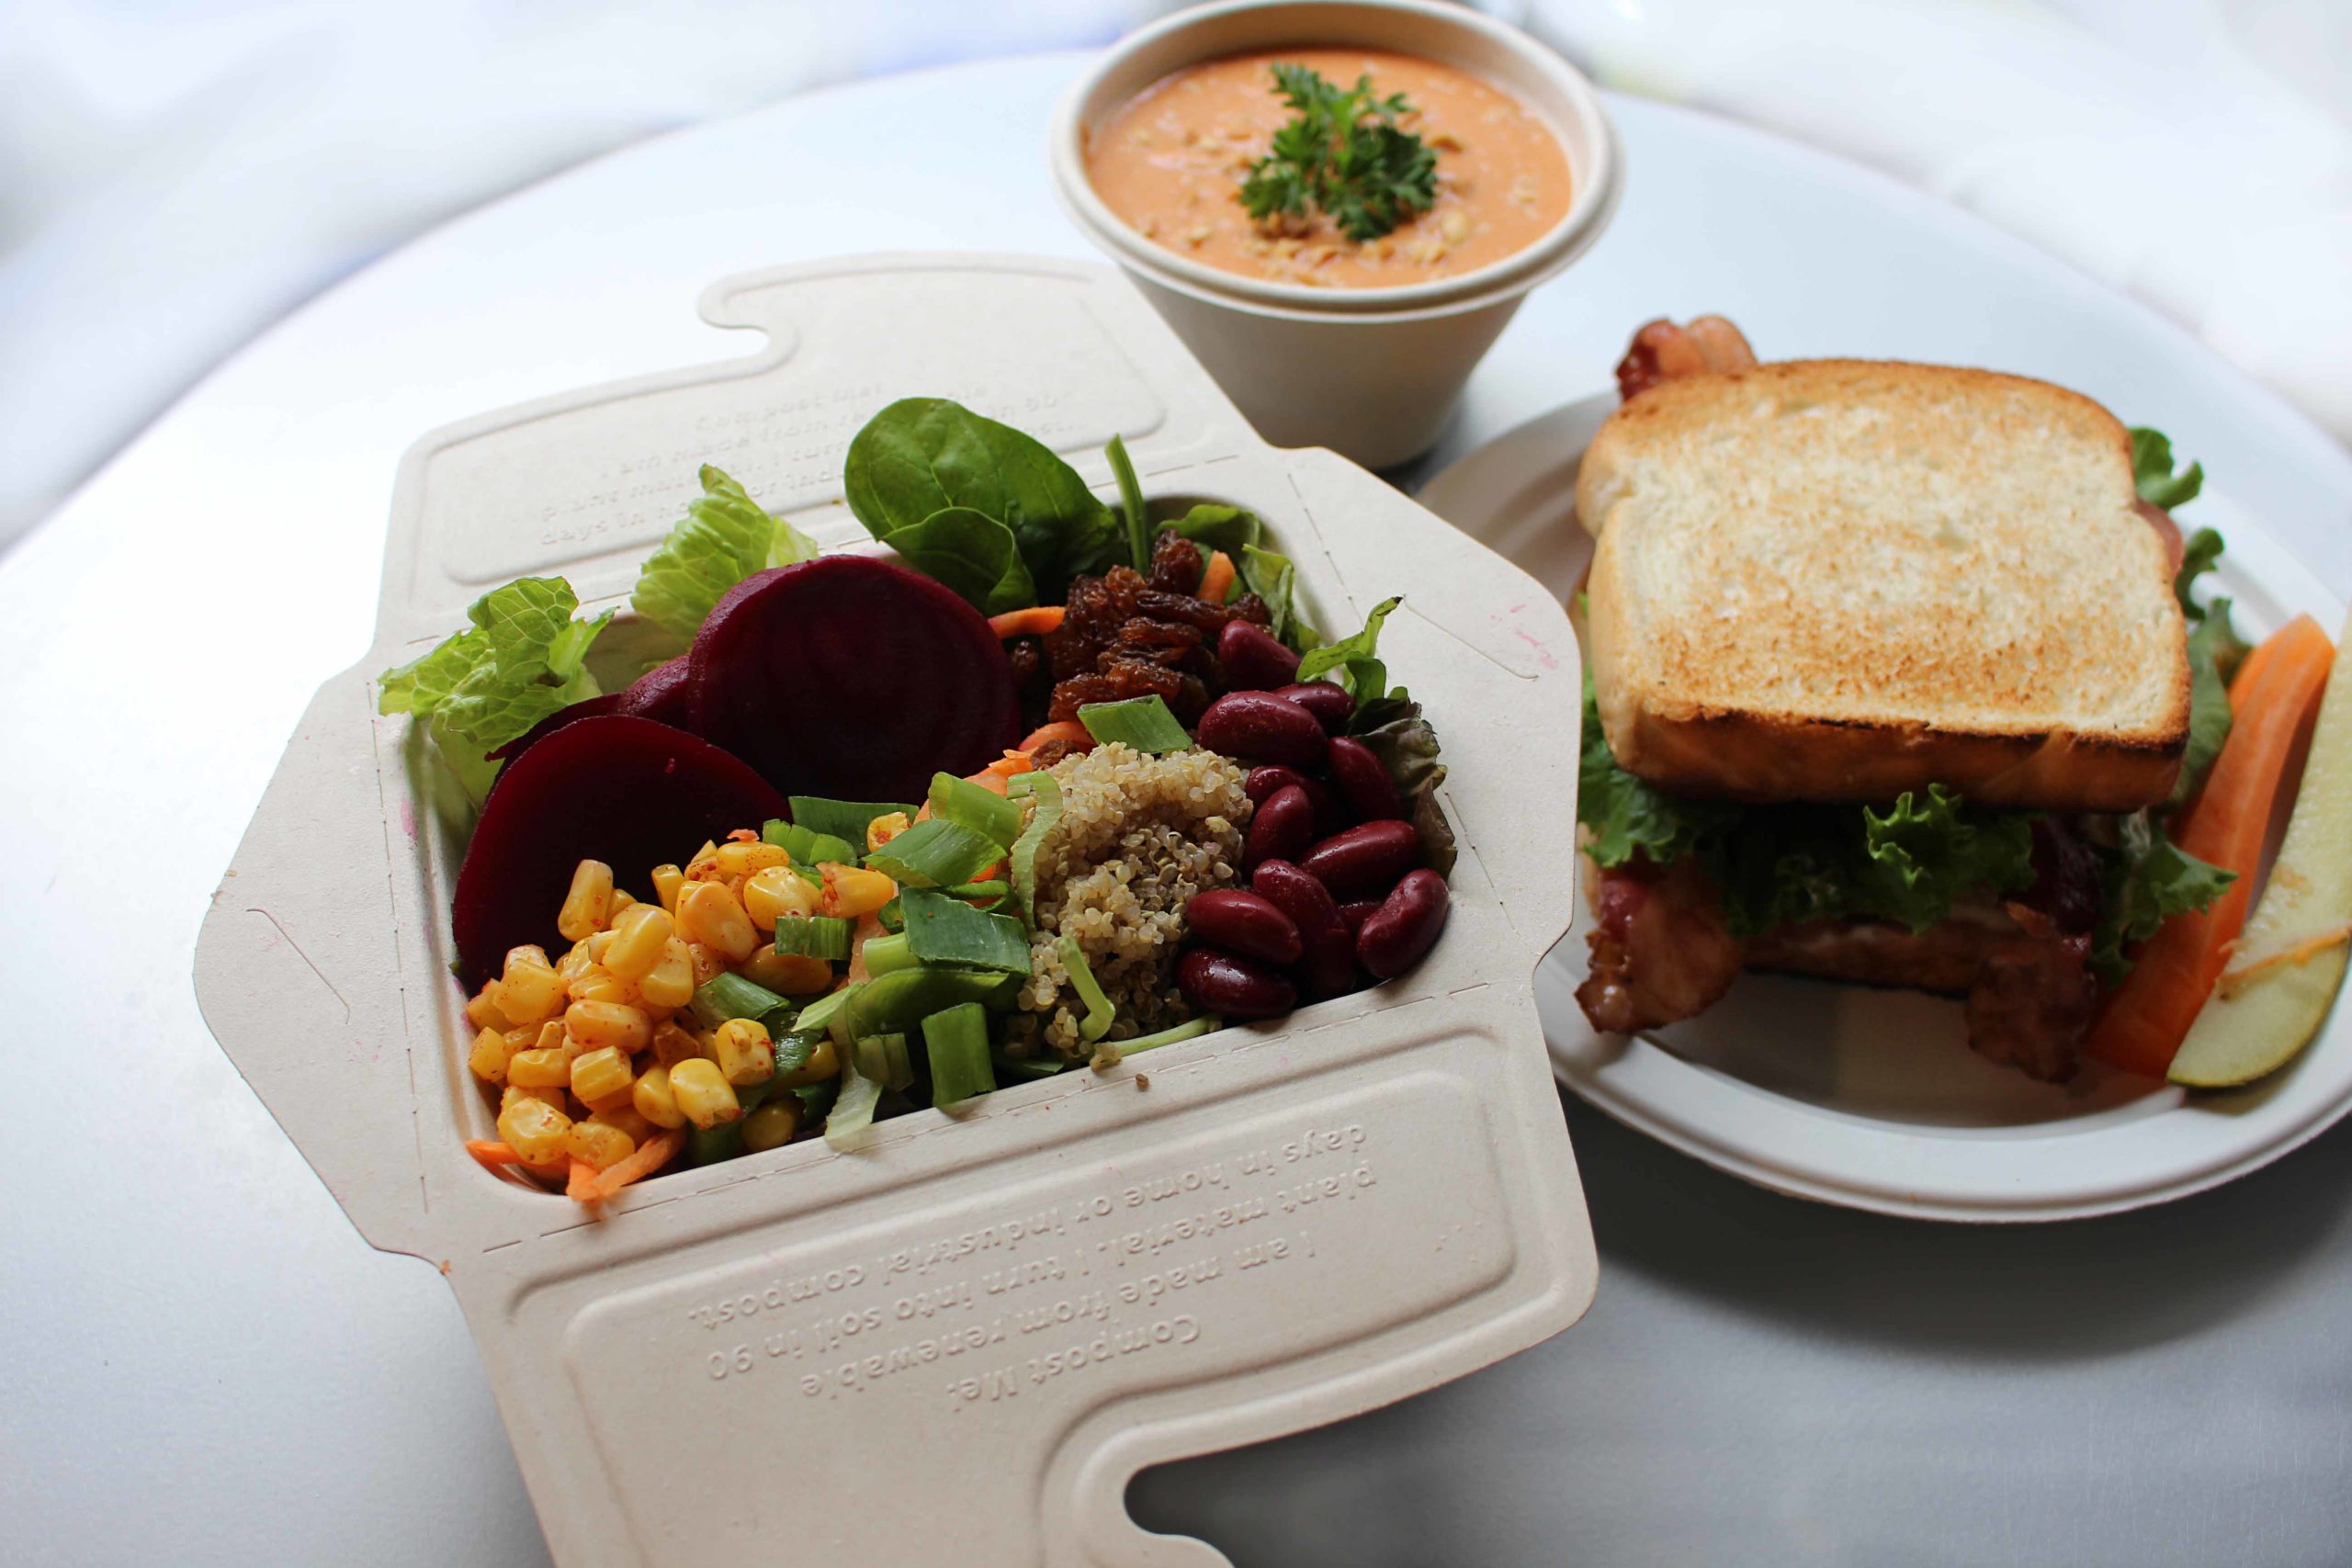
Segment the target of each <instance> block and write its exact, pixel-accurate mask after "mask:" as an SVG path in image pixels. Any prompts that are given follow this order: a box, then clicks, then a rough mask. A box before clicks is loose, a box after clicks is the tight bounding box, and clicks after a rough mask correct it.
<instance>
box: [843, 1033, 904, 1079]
mask: <svg viewBox="0 0 2352 1568" xmlns="http://www.w3.org/2000/svg"><path fill="white" fill-rule="evenodd" d="M857 1071H858V1076H859V1077H869V1078H876V1079H878V1080H880V1082H881V1085H882V1087H883V1088H884V1089H912V1088H913V1087H914V1081H915V1066H914V1058H913V1057H912V1056H910V1055H908V1054H907V1037H906V1036H905V1035H904V1034H902V1033H895V1032H894V1033H890V1034H869V1035H867V1036H865V1038H864V1039H862V1040H860V1041H859V1042H858V1043H857Z"/></svg>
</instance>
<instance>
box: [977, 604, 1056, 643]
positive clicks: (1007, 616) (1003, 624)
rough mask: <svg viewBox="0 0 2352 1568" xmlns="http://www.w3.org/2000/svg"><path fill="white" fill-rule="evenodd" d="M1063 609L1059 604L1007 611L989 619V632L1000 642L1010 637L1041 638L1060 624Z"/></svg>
mask: <svg viewBox="0 0 2352 1568" xmlns="http://www.w3.org/2000/svg"><path fill="white" fill-rule="evenodd" d="M1062 613H1063V607H1062V606H1061V605H1059V604H1033V605H1031V606H1030V607H1029V608H1028V609H1026V610H1007V611H1006V612H1005V613H1004V614H1003V615H990V616H989V630H990V631H992V632H994V633H996V635H997V637H998V639H999V640H1000V641H1001V640H1002V639H1004V638H1006V637H1043V636H1045V635H1046V633H1047V632H1049V631H1052V630H1053V629H1054V628H1055V627H1056V626H1060V625H1061V624H1062Z"/></svg>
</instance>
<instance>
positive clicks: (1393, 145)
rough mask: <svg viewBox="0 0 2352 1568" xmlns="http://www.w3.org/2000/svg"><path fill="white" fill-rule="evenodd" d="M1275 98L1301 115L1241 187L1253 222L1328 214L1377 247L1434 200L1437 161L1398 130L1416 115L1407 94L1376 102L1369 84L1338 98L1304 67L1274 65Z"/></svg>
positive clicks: (1277, 135)
mask: <svg viewBox="0 0 2352 1568" xmlns="http://www.w3.org/2000/svg"><path fill="white" fill-rule="evenodd" d="M1273 69H1274V90H1275V91H1276V92H1278V93H1280V94H1281V95H1282V96H1283V98H1284V99H1285V100H1287V101H1288V103H1289V104H1290V107H1293V108H1294V109H1296V110H1297V111H1298V116H1297V118H1295V119H1293V120H1292V121H1291V122H1290V123H1289V124H1287V125H1285V126H1283V128H1282V129H1281V130H1277V131H1275V132H1274V140H1273V145H1272V150H1271V151H1269V152H1267V154H1266V155H1265V156H1264V157H1262V158H1261V159H1259V160H1258V161H1257V163H1255V164H1252V165H1250V174H1249V176H1248V177H1247V178H1246V179H1244V180H1243V181H1242V182H1241V205H1242V206H1243V207H1245V208H1247V209H1249V211H1250V217H1252V218H1257V219H1265V218H1271V217H1272V216H1273V215H1274V214H1276V213H1281V214H1283V216H1285V217H1289V218H1305V217H1306V209H1307V208H1308V206H1309V205H1312V206H1314V207H1317V208H1319V209H1322V210H1323V211H1324V212H1325V213H1327V214H1329V217H1330V219H1331V221H1332V222H1334V223H1336V224H1338V225H1339V227H1340V231H1341V232H1342V233H1344V234H1346V235H1347V237H1348V238H1349V239H1351V240H1357V241H1363V240H1376V239H1378V238H1380V236H1381V235H1383V234H1385V233H1387V232H1388V231H1390V230H1392V229H1394V228H1396V227H1397V225H1398V224H1399V223H1402V222H1404V221H1405V220H1407V219H1408V218H1411V217H1413V216H1415V215H1417V214H1419V213H1423V212H1427V211H1428V210H1429V209H1430V205H1431V204H1432V203H1434V202H1435V201H1436V200H1437V153H1436V152H1433V151H1431V150H1430V146H1429V144H1428V143H1427V142H1424V141H1422V140H1421V139H1420V138H1419V137H1418V136H1416V135H1414V134H1413V133H1412V132H1410V131H1408V130H1399V129H1397V119H1398V118H1399V117H1401V116H1404V115H1408V114H1410V113H1412V112H1413V106H1412V105H1410V104H1408V103H1407V102H1406V101H1405V95H1404V94H1402V93H1391V94H1390V95H1389V96H1386V97H1385V98H1382V97H1375V96H1373V91H1372V78H1371V77H1370V76H1369V75H1363V76H1358V77H1357V78H1356V85H1354V86H1353V87H1351V88H1350V89H1349V90H1347V91H1346V92H1341V91H1340V89H1339V88H1338V87H1336V86H1334V85H1331V84H1330V83H1329V82H1327V81H1325V80H1324V79H1323V77H1322V75H1321V74H1320V73H1317V72H1315V71H1311V70H1309V69H1308V68H1307V67H1306V66H1304V65H1276V66H1275V67H1274V68H1273Z"/></svg>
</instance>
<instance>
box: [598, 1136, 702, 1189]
mask: <svg viewBox="0 0 2352 1568" xmlns="http://www.w3.org/2000/svg"><path fill="white" fill-rule="evenodd" d="M685 1146H686V1134H685V1132H684V1129H673V1130H672V1131H670V1132H667V1133H657V1134H654V1135H653V1136H652V1137H650V1138H648V1139H646V1140H645V1142H643V1143H641V1144H639V1145H637V1149H636V1152H635V1153H633V1154H631V1155H629V1156H628V1157H627V1158H626V1159H618V1160H615V1161H614V1162H613V1163H612V1164H610V1165H608V1166H606V1167H605V1168H604V1169H603V1170H601V1171H599V1172H597V1173H595V1175H594V1177H593V1178H592V1179H590V1181H589V1183H588V1186H589V1190H590V1192H591V1193H592V1194H593V1196H592V1197H590V1198H589V1199H588V1201H590V1202H592V1203H597V1202H602V1201H605V1199H607V1198H610V1197H612V1196H613V1195H614V1194H615V1193H616V1192H618V1191H619V1190H621V1189H622V1188H624V1187H627V1186H628V1184H629V1183H630V1182H632V1181H642V1180H644V1179H646V1178H647V1177H649V1176H650V1175H652V1174H653V1173H654V1172H655V1171H657V1170H659V1169H661V1168H662V1167H663V1166H665V1165H667V1164H669V1163H670V1161H671V1159H672V1158H673V1156H676V1154H677V1152H678V1151H679V1150H680V1149H682V1148H684V1147H685Z"/></svg>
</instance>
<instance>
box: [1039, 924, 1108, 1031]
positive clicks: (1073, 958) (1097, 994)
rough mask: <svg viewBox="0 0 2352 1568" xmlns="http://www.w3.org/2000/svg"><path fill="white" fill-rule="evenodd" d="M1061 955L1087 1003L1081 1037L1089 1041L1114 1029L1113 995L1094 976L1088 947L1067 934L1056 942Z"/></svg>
mask: <svg viewBox="0 0 2352 1568" xmlns="http://www.w3.org/2000/svg"><path fill="white" fill-rule="evenodd" d="M1054 946H1055V948H1056V950H1057V951H1058V952H1059V953H1061V955H1062V969H1063V971H1064V973H1066V974H1068V975H1069V983H1070V985H1071V987H1073V988H1074V989H1076V990H1077V992H1078V999H1079V1000H1080V1001H1082V1002H1084V1003H1085V1004H1086V1016H1085V1017H1084V1018H1082V1019H1080V1021H1079V1024H1078V1037H1079V1038H1080V1040H1083V1041H1085V1042H1087V1043H1089V1044H1091V1043H1094V1042H1095V1041H1097V1040H1100V1039H1102V1038H1103V1036H1104V1035H1105V1034H1108V1033H1110V1032H1111V1021H1112V1020H1113V1019H1114V1018H1116V1017H1117V1016H1118V1010H1116V1009H1114V1007H1112V1005H1111V998H1108V997H1106V996H1104V995H1103V987H1102V986H1101V985H1100V984H1098V983H1097V982H1096V980H1095V978H1094V966H1093V965H1092V964H1089V963H1087V962H1086V953H1085V950H1084V949H1082V948H1080V946H1079V945H1078V938H1076V937H1074V936H1065V937H1063V938H1062V939H1061V940H1060V941H1059V942H1056V943H1055V944H1054Z"/></svg>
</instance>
